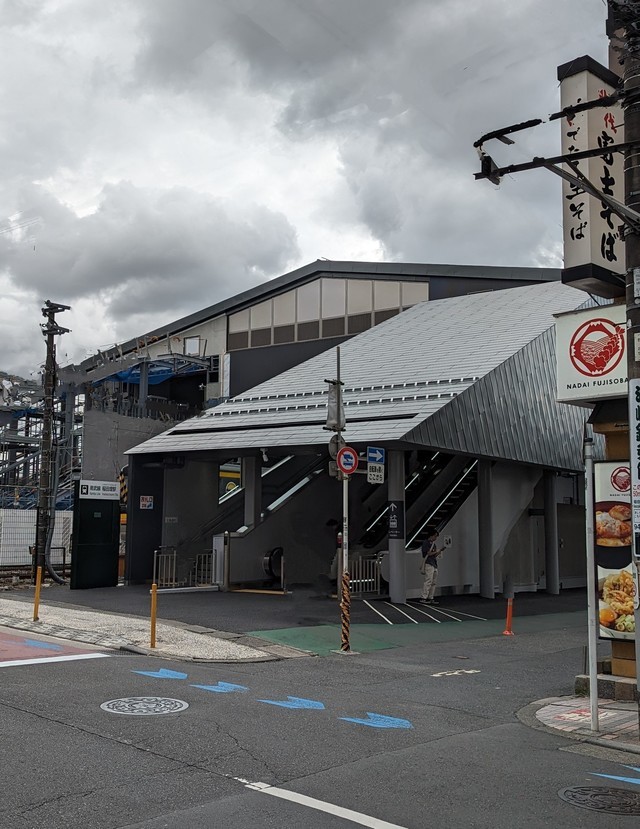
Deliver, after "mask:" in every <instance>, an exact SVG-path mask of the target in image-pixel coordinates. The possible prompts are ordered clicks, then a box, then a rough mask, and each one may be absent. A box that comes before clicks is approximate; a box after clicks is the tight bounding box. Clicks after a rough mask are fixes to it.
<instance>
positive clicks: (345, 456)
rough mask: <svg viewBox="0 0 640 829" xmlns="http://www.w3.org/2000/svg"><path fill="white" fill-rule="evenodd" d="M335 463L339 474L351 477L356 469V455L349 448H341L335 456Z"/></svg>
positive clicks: (353, 450) (354, 451)
mask: <svg viewBox="0 0 640 829" xmlns="http://www.w3.org/2000/svg"><path fill="white" fill-rule="evenodd" d="M336 463H337V464H338V469H339V470H340V472H343V473H344V474H345V475H351V474H353V473H354V472H355V471H356V469H357V468H358V453H357V452H356V450H355V449H352V448H351V447H350V446H343V447H342V449H340V450H339V452H338V454H337V455H336Z"/></svg>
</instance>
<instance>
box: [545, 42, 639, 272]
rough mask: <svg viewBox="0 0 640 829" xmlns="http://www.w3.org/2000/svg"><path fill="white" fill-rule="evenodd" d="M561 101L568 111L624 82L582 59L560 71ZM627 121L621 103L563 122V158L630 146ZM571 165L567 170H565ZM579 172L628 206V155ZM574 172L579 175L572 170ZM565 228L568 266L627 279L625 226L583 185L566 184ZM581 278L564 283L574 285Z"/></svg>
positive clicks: (594, 161)
mask: <svg viewBox="0 0 640 829" xmlns="http://www.w3.org/2000/svg"><path fill="white" fill-rule="evenodd" d="M558 80H559V81H560V101H561V106H562V108H563V109H565V108H566V107H571V106H575V105H576V104H580V103H585V102H587V101H593V100H595V99H597V98H604V97H607V96H609V95H611V94H612V92H614V91H615V88H616V86H617V83H618V79H617V78H616V76H615V75H614V74H613V73H612V72H610V71H609V70H608V69H606V68H605V67H604V66H600V64H598V63H597V62H596V61H594V60H593V59H591V58H579V59H578V60H575V61H571V63H568V64H564V65H563V66H561V67H560V68H559V69H558ZM623 124H624V117H623V114H622V107H621V106H620V105H619V104H615V105H611V106H607V107H604V106H603V107H594V108H592V109H588V110H585V111H584V112H578V113H574V114H571V115H569V116H567V117H565V118H563V119H562V154H563V155H569V156H571V155H572V154H573V153H579V152H582V151H584V150H591V149H594V148H596V147H600V148H601V149H603V150H606V149H607V148H608V147H610V146H611V145H613V144H621V143H623V142H624V126H623ZM565 166H566V165H565ZM577 166H578V168H579V170H580V171H581V172H582V173H583V174H584V175H585V176H586V177H587V179H589V181H590V182H591V183H592V184H594V185H595V186H596V187H597V188H598V189H599V190H600V191H601V192H602V193H605V194H607V195H609V196H612V197H613V198H615V199H617V200H618V201H621V202H623V201H624V174H623V155H622V153H605V154H603V155H600V156H595V157H593V158H589V159H582V160H581V161H579V162H577ZM566 169H567V171H568V172H573V171H572V170H571V169H569V168H568V167H566ZM562 196H563V198H562V206H563V208H562V209H563V215H562V224H563V230H564V267H565V271H567V270H569V271H570V270H572V269H584V270H585V272H586V270H589V271H591V272H592V274H593V275H594V276H595V277H596V278H597V276H598V271H600V273H603V272H604V273H606V272H609V273H610V274H611V273H613V274H624V272H625V254H624V236H623V232H622V229H623V222H622V221H621V219H619V218H618V217H617V216H615V215H614V214H613V213H612V211H611V208H610V207H607V205H606V204H605V203H604V202H602V201H600V200H599V199H596V198H594V197H593V196H588V195H587V194H586V193H585V191H584V190H583V189H582V188H581V187H580V186H579V185H578V184H572V183H570V182H568V181H565V182H563V185H562ZM578 278H579V275H578V274H576V275H575V276H571V277H570V278H567V277H566V276H563V281H570V282H574V281H575V280H576V279H578Z"/></svg>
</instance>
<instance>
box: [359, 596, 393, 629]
mask: <svg viewBox="0 0 640 829" xmlns="http://www.w3.org/2000/svg"><path fill="white" fill-rule="evenodd" d="M362 601H363V602H364V603H365V604H366V606H367V607H369V608H371V610H373V612H374V613H377V614H378V616H382V618H383V619H384V620H385V622H386V623H387V624H388V625H392V624H393V622H392V621H391V619H387V617H386V616H385V615H384V613H380V611H379V610H376V609H375V607H374V606H373V605H371V604H369V602H368V601H367V600H366V599H363V600H362Z"/></svg>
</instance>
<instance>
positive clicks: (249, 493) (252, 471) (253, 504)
mask: <svg viewBox="0 0 640 829" xmlns="http://www.w3.org/2000/svg"><path fill="white" fill-rule="evenodd" d="M242 485H243V486H244V523H245V525H246V526H247V527H256V526H257V525H258V524H259V523H260V518H261V515H262V462H261V460H260V458H258V457H249V458H243V459H242Z"/></svg>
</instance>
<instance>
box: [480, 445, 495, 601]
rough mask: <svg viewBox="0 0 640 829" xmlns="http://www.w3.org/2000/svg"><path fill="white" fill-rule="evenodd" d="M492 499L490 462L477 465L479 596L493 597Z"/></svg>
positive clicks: (481, 462)
mask: <svg viewBox="0 0 640 829" xmlns="http://www.w3.org/2000/svg"><path fill="white" fill-rule="evenodd" d="M492 510H493V499H492V497H491V462H490V461H480V462H479V464H478V549H479V551H480V595H481V596H483V597H484V598H485V599H493V598H494V597H495V572H494V562H493V554H494V549H493V515H492Z"/></svg>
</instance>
